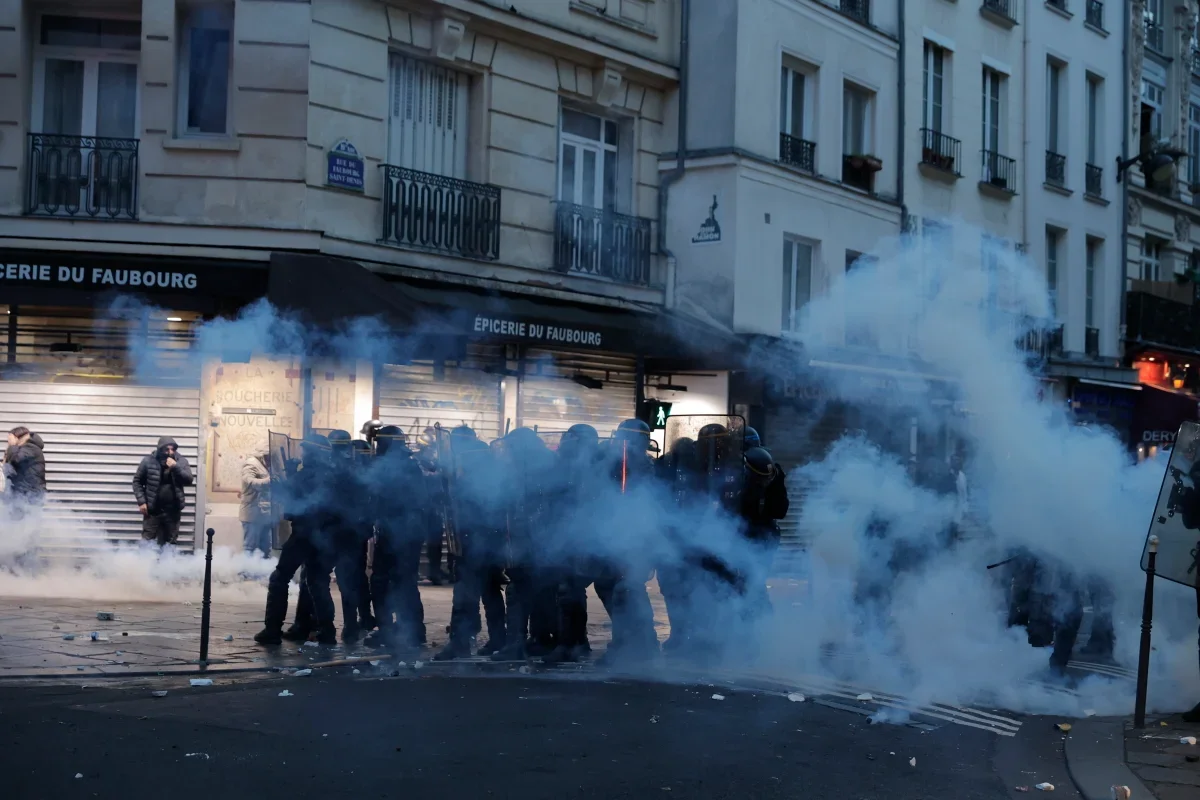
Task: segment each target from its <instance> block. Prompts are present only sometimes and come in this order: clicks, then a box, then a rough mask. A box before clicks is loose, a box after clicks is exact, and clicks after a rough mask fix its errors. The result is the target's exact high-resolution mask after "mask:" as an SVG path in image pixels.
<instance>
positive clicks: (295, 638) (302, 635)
mask: <svg viewBox="0 0 1200 800" xmlns="http://www.w3.org/2000/svg"><path fill="white" fill-rule="evenodd" d="M309 633H310V631H309V630H308V628H304V627H301V626H300V625H295V624H293V625H292V626H291V627H290V628H288V629H287V630H286V631H284V632H283V633H282V634H281V636H282V637H283V640H284V641H285V642H307V641H308V635H309Z"/></svg>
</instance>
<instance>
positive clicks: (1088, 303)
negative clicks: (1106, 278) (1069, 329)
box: [1083, 237, 1101, 328]
mask: <svg viewBox="0 0 1200 800" xmlns="http://www.w3.org/2000/svg"><path fill="white" fill-rule="evenodd" d="M1100 244H1101V242H1100V240H1099V239H1092V238H1090V237H1089V238H1088V240H1087V255H1086V260H1085V262H1084V269H1085V271H1086V272H1085V278H1084V303H1083V324H1084V326H1085V327H1088V328H1094V327H1096V262H1097V261H1099V260H1100Z"/></svg>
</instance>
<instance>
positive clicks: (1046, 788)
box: [1033, 783, 1054, 792]
mask: <svg viewBox="0 0 1200 800" xmlns="http://www.w3.org/2000/svg"><path fill="white" fill-rule="evenodd" d="M1033 788H1035V789H1037V790H1038V791H1039V792H1053V791H1054V784H1053V783H1039V784H1038V785H1037V786H1034V787H1033Z"/></svg>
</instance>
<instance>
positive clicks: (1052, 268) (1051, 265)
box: [1046, 228, 1062, 315]
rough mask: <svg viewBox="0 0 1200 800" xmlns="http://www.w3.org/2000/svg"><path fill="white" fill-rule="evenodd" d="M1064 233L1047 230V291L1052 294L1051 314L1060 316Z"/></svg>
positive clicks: (1052, 229) (1051, 229)
mask: <svg viewBox="0 0 1200 800" xmlns="http://www.w3.org/2000/svg"><path fill="white" fill-rule="evenodd" d="M1061 242H1062V231H1060V230H1058V229H1057V228H1046V291H1047V292H1048V293H1049V294H1050V313H1051V314H1054V315H1057V314H1058V248H1059V244H1060V243H1061Z"/></svg>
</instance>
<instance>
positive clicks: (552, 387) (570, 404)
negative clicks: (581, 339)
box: [518, 347, 638, 438]
mask: <svg viewBox="0 0 1200 800" xmlns="http://www.w3.org/2000/svg"><path fill="white" fill-rule="evenodd" d="M521 352H522V359H521V362H522V375H521V385H520V396H519V401H518V409H519V415H518V416H519V419H520V424H521V425H523V426H525V427H528V428H537V429H538V430H539V431H565V430H567V429H568V428H570V427H571V426H572V425H579V424H586V425H591V426H592V427H593V428H595V429H596V431H597V432H598V433H599V434H600V437H601V438H604V437H607V436H608V435H609V434H611V433H612V432H613V431H614V430H615V429H616V427H617V426H618V425H620V424H621V422H623V421H624V420H627V419H630V418H632V417H634V416H636V415H637V378H638V375H637V359H636V358H634V357H633V356H624V355H619V354H616V353H588V352H580V351H571V350H554V349H546V348H540V347H524V348H522V349H521Z"/></svg>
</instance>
